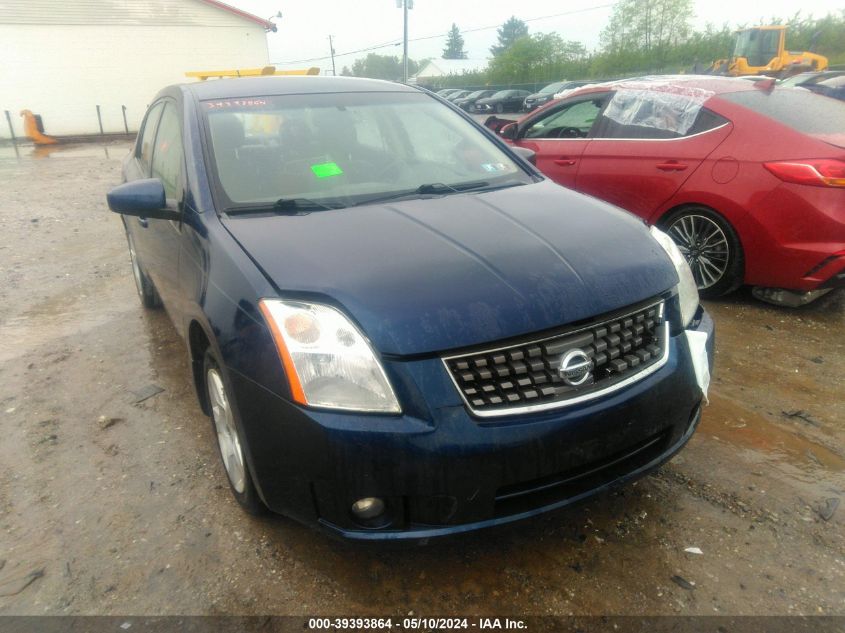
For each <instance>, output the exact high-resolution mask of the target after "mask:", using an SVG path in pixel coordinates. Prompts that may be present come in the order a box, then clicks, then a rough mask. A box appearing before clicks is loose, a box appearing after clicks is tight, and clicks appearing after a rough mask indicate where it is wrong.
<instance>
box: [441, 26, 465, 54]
mask: <svg viewBox="0 0 845 633" xmlns="http://www.w3.org/2000/svg"><path fill="white" fill-rule="evenodd" d="M466 58H467V54H466V51H465V50H464V38H463V37H462V36H461V32H460V31H459V30H458V25H457V24H455V23H454V22H452V28H451V29H450V30H449V35H448V36H447V39H446V48H444V49H443V59H466Z"/></svg>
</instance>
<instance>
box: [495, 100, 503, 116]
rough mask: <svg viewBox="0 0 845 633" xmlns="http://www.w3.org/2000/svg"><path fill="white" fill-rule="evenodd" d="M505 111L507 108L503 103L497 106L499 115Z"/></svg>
mask: <svg viewBox="0 0 845 633" xmlns="http://www.w3.org/2000/svg"><path fill="white" fill-rule="evenodd" d="M504 111H505V106H504V105H502V104H501V103H497V104H496V112H498V113H499V114H502V112H504Z"/></svg>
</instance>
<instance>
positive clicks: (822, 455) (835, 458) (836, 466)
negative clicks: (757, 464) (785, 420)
mask: <svg viewBox="0 0 845 633" xmlns="http://www.w3.org/2000/svg"><path fill="white" fill-rule="evenodd" d="M699 432H700V433H703V434H705V435H708V436H710V437H712V438H714V439H718V440H720V441H724V442H727V443H729V444H732V445H734V446H736V447H738V448H741V449H747V450H749V451H754V452H756V453H758V454H759V456H760V458H761V459H762V461H764V462H766V463H767V464H769V465H771V466H772V467H774V468H777V469H778V470H780V471H781V472H784V473H785V474H788V475H790V476H791V477H794V478H795V479H797V480H798V481H801V482H803V483H807V484H813V483H816V482H818V481H819V479H822V478H823V479H831V476H833V478H834V479H837V480H839V481H840V483H841V482H842V481H845V478H843V477H842V473H843V472H845V458H843V457H842V456H841V455H839V454H837V453H836V452H834V451H833V450H831V449H829V448H827V447H826V446H824V445H822V444H820V443H818V442H814V441H812V440H810V439H808V438H806V437H804V436H803V435H801V434H799V433H795V432H792V431H789V430H786V429H784V428H782V427H781V426H779V425H778V424H775V423H774V422H771V421H770V420H768V419H766V418H765V417H764V416H762V415H760V414H758V413H755V412H753V411H749V410H748V409H745V408H743V407H742V406H740V405H739V404H737V403H735V402H734V401H732V400H731V399H729V398H725V397H723V396H719V395H713V396H711V399H710V405H709V406H708V407H707V408H706V409H705V412H704V417H703V419H702V423H701V427H700V429H699ZM754 461H757V460H754Z"/></svg>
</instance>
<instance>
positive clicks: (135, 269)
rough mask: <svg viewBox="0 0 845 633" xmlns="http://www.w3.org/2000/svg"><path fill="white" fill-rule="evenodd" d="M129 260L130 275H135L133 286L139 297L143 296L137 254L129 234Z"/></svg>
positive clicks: (142, 284)
mask: <svg viewBox="0 0 845 633" xmlns="http://www.w3.org/2000/svg"><path fill="white" fill-rule="evenodd" d="M129 260H130V261H131V262H132V276H133V277H135V287H136V288H137V289H138V294H139V295H141V298H143V297H144V280H143V278H142V277H141V266H140V265H139V264H138V255H137V254H136V253H135V241H134V240H133V239H132V236H131V235H130V236H129Z"/></svg>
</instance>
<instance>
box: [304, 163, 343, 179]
mask: <svg viewBox="0 0 845 633" xmlns="http://www.w3.org/2000/svg"><path fill="white" fill-rule="evenodd" d="M311 171H313V172H314V175H315V176H317V178H330V177H331V176H340V175H341V174H342V173H343V170H342V169H341V168H340V166H339V165H338V164H337V163H320V164H319V165H311Z"/></svg>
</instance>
